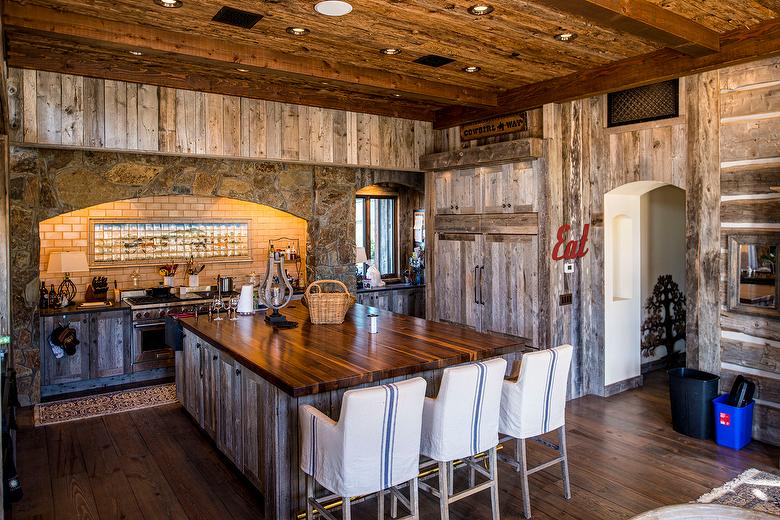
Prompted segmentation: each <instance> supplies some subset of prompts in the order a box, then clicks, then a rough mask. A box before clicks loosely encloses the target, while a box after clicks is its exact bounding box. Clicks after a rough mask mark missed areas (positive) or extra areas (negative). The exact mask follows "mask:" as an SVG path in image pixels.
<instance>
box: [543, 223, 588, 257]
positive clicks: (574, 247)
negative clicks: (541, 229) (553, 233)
mask: <svg viewBox="0 0 780 520" xmlns="http://www.w3.org/2000/svg"><path fill="white" fill-rule="evenodd" d="M570 229H571V226H570V225H568V224H564V225H562V226H561V227H559V228H558V241H557V242H555V247H553V252H552V258H553V260H574V259H575V258H582V257H583V256H585V253H587V252H588V251H589V249H588V248H587V247H585V244H587V242H588V231H589V230H590V224H585V226H584V227H583V228H582V238H580V240H579V242H578V241H577V240H569V241H568V242H566V239H565V235H566V233H568V232H569V230H570ZM564 243H565V246H564ZM561 248H563V253H561Z"/></svg>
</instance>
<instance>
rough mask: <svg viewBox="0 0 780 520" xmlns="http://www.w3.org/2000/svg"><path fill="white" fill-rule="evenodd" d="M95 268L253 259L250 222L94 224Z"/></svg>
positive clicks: (120, 222)
mask: <svg viewBox="0 0 780 520" xmlns="http://www.w3.org/2000/svg"><path fill="white" fill-rule="evenodd" d="M89 231H90V237H89V238H90V240H89V245H90V258H91V260H92V265H95V266H99V265H116V264H122V265H132V264H146V263H150V264H151V263H156V262H160V261H162V260H182V259H187V258H190V257H193V258H196V259H197V258H199V259H211V260H222V261H237V260H250V259H251V255H250V251H251V246H250V243H249V242H250V233H249V221H239V220H236V221H224V222H216V221H215V222H149V221H144V222H132V221H90V226H89Z"/></svg>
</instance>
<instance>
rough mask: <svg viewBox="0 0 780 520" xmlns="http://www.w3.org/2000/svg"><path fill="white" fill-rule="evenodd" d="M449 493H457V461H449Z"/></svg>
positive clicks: (450, 494)
mask: <svg viewBox="0 0 780 520" xmlns="http://www.w3.org/2000/svg"><path fill="white" fill-rule="evenodd" d="M447 484H448V485H449V487H448V488H447V494H448V495H449V496H452V495H454V494H455V462H454V461H450V462H448V463H447Z"/></svg>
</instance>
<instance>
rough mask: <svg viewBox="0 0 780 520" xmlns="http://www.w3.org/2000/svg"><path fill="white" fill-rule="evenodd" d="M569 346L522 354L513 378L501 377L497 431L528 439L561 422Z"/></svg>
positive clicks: (558, 426)
mask: <svg viewBox="0 0 780 520" xmlns="http://www.w3.org/2000/svg"><path fill="white" fill-rule="evenodd" d="M572 351H573V347H572V346H571V345H561V346H559V347H555V348H551V349H549V350H541V351H539V352H532V353H528V354H523V357H522V359H521V361H520V370H519V374H518V377H517V378H516V379H514V378H510V379H508V380H505V381H504V386H503V389H502V395H501V416H500V424H499V427H498V429H499V431H500V432H501V433H502V434H506V435H511V436H512V437H515V438H517V439H528V438H530V437H536V436H538V435H542V434H544V433H547V432H550V431H553V430H556V429H558V428H560V427H561V426H563V425H564V423H565V419H566V417H565V411H566V388H567V386H568V380H569V367H570V365H571V357H572Z"/></svg>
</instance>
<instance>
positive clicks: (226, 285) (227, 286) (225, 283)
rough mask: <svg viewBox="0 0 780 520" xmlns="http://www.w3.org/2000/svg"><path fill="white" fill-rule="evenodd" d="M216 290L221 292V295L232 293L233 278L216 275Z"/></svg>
mask: <svg viewBox="0 0 780 520" xmlns="http://www.w3.org/2000/svg"><path fill="white" fill-rule="evenodd" d="M217 290H219V291H222V294H226V293H231V292H233V278H231V277H230V276H221V275H217Z"/></svg>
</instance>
